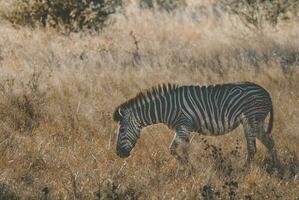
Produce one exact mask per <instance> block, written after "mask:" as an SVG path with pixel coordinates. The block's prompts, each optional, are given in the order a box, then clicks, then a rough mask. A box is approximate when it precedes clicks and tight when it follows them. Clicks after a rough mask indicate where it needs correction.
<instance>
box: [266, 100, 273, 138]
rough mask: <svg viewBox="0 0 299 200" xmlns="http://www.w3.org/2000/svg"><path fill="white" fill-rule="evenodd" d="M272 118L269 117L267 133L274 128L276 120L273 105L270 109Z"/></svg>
mask: <svg viewBox="0 0 299 200" xmlns="http://www.w3.org/2000/svg"><path fill="white" fill-rule="evenodd" d="M269 113H270V119H269V124H268V129H267V134H270V133H271V131H272V128H273V120H274V116H273V115H274V112H273V106H271V110H270V112H269Z"/></svg>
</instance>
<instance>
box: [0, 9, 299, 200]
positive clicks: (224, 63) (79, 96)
mask: <svg viewBox="0 0 299 200" xmlns="http://www.w3.org/2000/svg"><path fill="white" fill-rule="evenodd" d="M112 22H113V24H111V25H110V26H109V27H107V28H106V29H104V30H103V32H101V33H100V34H97V33H90V32H81V33H72V34H70V35H69V36H65V35H62V34H59V33H57V32H56V31H55V30H52V29H38V28H37V29H29V28H24V27H15V26H14V27H13V26H11V25H10V24H8V23H6V22H5V21H2V22H1V26H0V35H1V37H0V70H1V73H0V122H1V125H0V132H1V134H0V170H1V173H0V183H1V184H2V185H3V186H2V187H1V188H3V189H2V190H3V191H1V192H0V193H1V194H0V195H3V198H4V196H5V195H6V194H7V193H10V194H11V195H12V194H13V196H15V198H21V199H217V198H218V199H296V198H298V196H299V190H298V188H299V178H298V171H299V169H298V168H299V163H298V162H299V161H298V160H297V159H298V153H299V145H298V141H299V133H298V128H299V125H298V124H299V114H298V113H299V92H298V88H299V68H298V67H299V50H298V48H299V46H298V43H299V37H298V36H299V28H298V27H299V26H298V25H299V24H298V22H297V21H295V20H292V21H288V22H284V23H281V24H278V25H277V27H275V28H273V27H271V26H267V25H265V26H263V27H264V28H263V29H259V30H255V31H253V30H249V29H247V28H246V26H244V24H243V23H242V22H241V21H239V19H238V18H236V17H232V16H228V15H225V13H222V15H221V17H218V16H216V15H215V13H214V12H213V9H208V10H207V11H206V13H205V14H204V15H201V14H199V12H198V11H197V10H196V8H195V7H187V8H185V9H184V10H181V11H180V10H178V11H176V12H174V13H171V14H167V13H163V12H153V11H150V10H141V9H139V8H138V7H137V6H136V5H135V4H129V5H128V7H127V8H126V11H125V13H124V14H122V15H121V14H119V15H115V16H114V18H113V19H112ZM239 81H252V82H255V83H258V84H261V85H262V86H264V87H265V88H266V89H267V90H268V91H269V92H270V93H271V95H272V98H273V102H274V118H275V119H274V129H273V132H272V136H273V138H274V140H275V142H276V148H277V150H278V155H279V159H280V160H281V164H282V168H283V169H284V175H283V176H282V177H281V176H278V175H277V174H276V171H275V170H272V168H273V167H272V166H271V162H268V154H267V151H266V149H265V148H264V146H263V145H261V143H259V142H257V146H258V151H257V154H256V157H255V160H254V163H253V166H252V167H251V168H250V169H249V170H247V169H244V167H243V164H244V162H245V158H246V144H245V140H244V135H243V130H242V129H241V128H239V129H237V130H235V131H233V132H232V133H230V134H227V135H225V136H220V137H205V136H200V135H198V134H193V137H192V143H191V155H190V164H189V165H188V166H185V167H182V166H180V165H179V163H178V162H177V161H176V160H175V158H173V157H172V156H171V155H170V153H169V149H168V147H169V144H170V142H171V139H172V137H173V133H171V131H169V130H168V129H167V128H166V127H165V126H163V125H155V126H152V127H149V128H146V129H145V130H143V132H142V135H141V138H140V140H139V142H138V144H137V146H136V148H135V149H134V151H133V153H132V155H131V156H130V157H129V158H127V159H121V158H118V157H117V156H116V154H115V139H116V137H115V136H116V135H115V131H116V129H117V127H118V125H117V124H116V123H115V122H113V120H112V113H113V111H114V109H115V107H116V106H117V105H119V104H120V103H122V102H124V101H126V100H128V99H129V98H132V97H134V96H135V94H136V93H137V92H139V91H141V90H143V89H146V88H149V87H152V86H154V85H156V84H158V83H177V84H214V83H224V82H239ZM219 148H221V149H219ZM1 188H0V189H1ZM11 198H12V197H11Z"/></svg>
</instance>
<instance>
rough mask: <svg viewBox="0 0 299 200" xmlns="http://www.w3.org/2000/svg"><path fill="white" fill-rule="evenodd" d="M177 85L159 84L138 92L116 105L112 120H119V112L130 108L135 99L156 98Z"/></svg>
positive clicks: (120, 116)
mask: <svg viewBox="0 0 299 200" xmlns="http://www.w3.org/2000/svg"><path fill="white" fill-rule="evenodd" d="M178 87H179V86H178V85H176V84H159V85H157V86H154V87H152V88H150V89H147V90H144V91H141V92H139V93H138V94H137V95H136V96H135V97H133V98H131V99H129V100H127V101H126V102H124V103H122V104H121V105H119V106H117V108H116V109H115V111H114V114H113V119H114V121H120V120H121V118H122V115H121V113H120V112H121V111H122V110H124V109H126V108H130V107H131V106H132V105H133V104H134V103H136V102H137V100H141V99H147V98H149V99H152V98H157V97H159V96H161V95H163V94H164V93H165V92H171V91H174V90H176V89H177V88H178Z"/></svg>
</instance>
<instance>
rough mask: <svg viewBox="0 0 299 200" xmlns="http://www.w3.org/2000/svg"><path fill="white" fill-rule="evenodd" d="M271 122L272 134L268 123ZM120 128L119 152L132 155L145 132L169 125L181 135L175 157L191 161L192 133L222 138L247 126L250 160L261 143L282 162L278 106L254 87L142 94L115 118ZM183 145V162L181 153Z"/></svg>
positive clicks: (159, 89) (171, 87) (173, 88)
mask: <svg viewBox="0 0 299 200" xmlns="http://www.w3.org/2000/svg"><path fill="white" fill-rule="evenodd" d="M268 114H269V115H270V117H269V123H268V127H267V130H265V129H264V121H265V119H266V117H267V115H268ZM113 118H114V121H116V122H118V123H119V125H120V126H119V128H118V133H117V142H116V153H117V155H118V156H119V157H121V158H125V157H128V156H129V155H130V152H131V150H132V149H133V148H134V146H135V144H136V142H137V140H138V138H139V137H140V132H141V129H142V128H144V127H146V126H149V125H152V124H157V123H163V124H165V125H167V126H168V127H169V128H170V129H172V130H173V131H174V132H175V136H174V138H173V140H172V142H171V144H170V153H171V154H172V155H174V156H177V158H181V159H183V160H186V161H188V152H189V143H190V139H189V136H190V133H191V132H198V133H200V134H203V135H210V136H219V135H224V134H226V133H229V132H231V131H232V130H234V129H236V128H237V127H238V126H239V125H240V124H242V125H243V129H244V133H245V138H246V142H247V160H246V162H249V163H250V162H251V161H252V159H253V157H254V154H255V152H256V138H258V139H259V140H260V141H261V142H262V144H263V145H265V146H266V148H267V149H268V151H269V152H271V153H272V154H271V155H272V156H274V157H276V153H275V150H274V141H273V139H272V137H271V136H270V133H271V131H272V127H273V106H272V100H271V96H270V94H269V93H268V92H267V90H266V89H264V88H263V87H261V86H260V85H258V84H255V83H252V82H239V83H225V84H216V85H207V86H200V85H182V86H179V85H176V84H162V85H158V86H156V87H152V88H151V89H148V90H146V91H143V92H140V93H139V94H137V95H136V97H134V98H132V99H130V100H128V101H126V102H124V103H123V104H121V105H119V106H118V107H117V108H116V109H115V112H114V115H113ZM179 145H181V147H182V150H183V157H180V156H179V155H178V153H177V148H178V146H179Z"/></svg>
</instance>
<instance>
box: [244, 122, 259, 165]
mask: <svg viewBox="0 0 299 200" xmlns="http://www.w3.org/2000/svg"><path fill="white" fill-rule="evenodd" d="M243 126H244V132H245V138H246V142H247V161H246V165H250V163H251V161H252V160H253V157H254V154H255V152H256V128H255V126H254V123H252V122H250V121H246V122H245V123H244V124H243Z"/></svg>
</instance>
